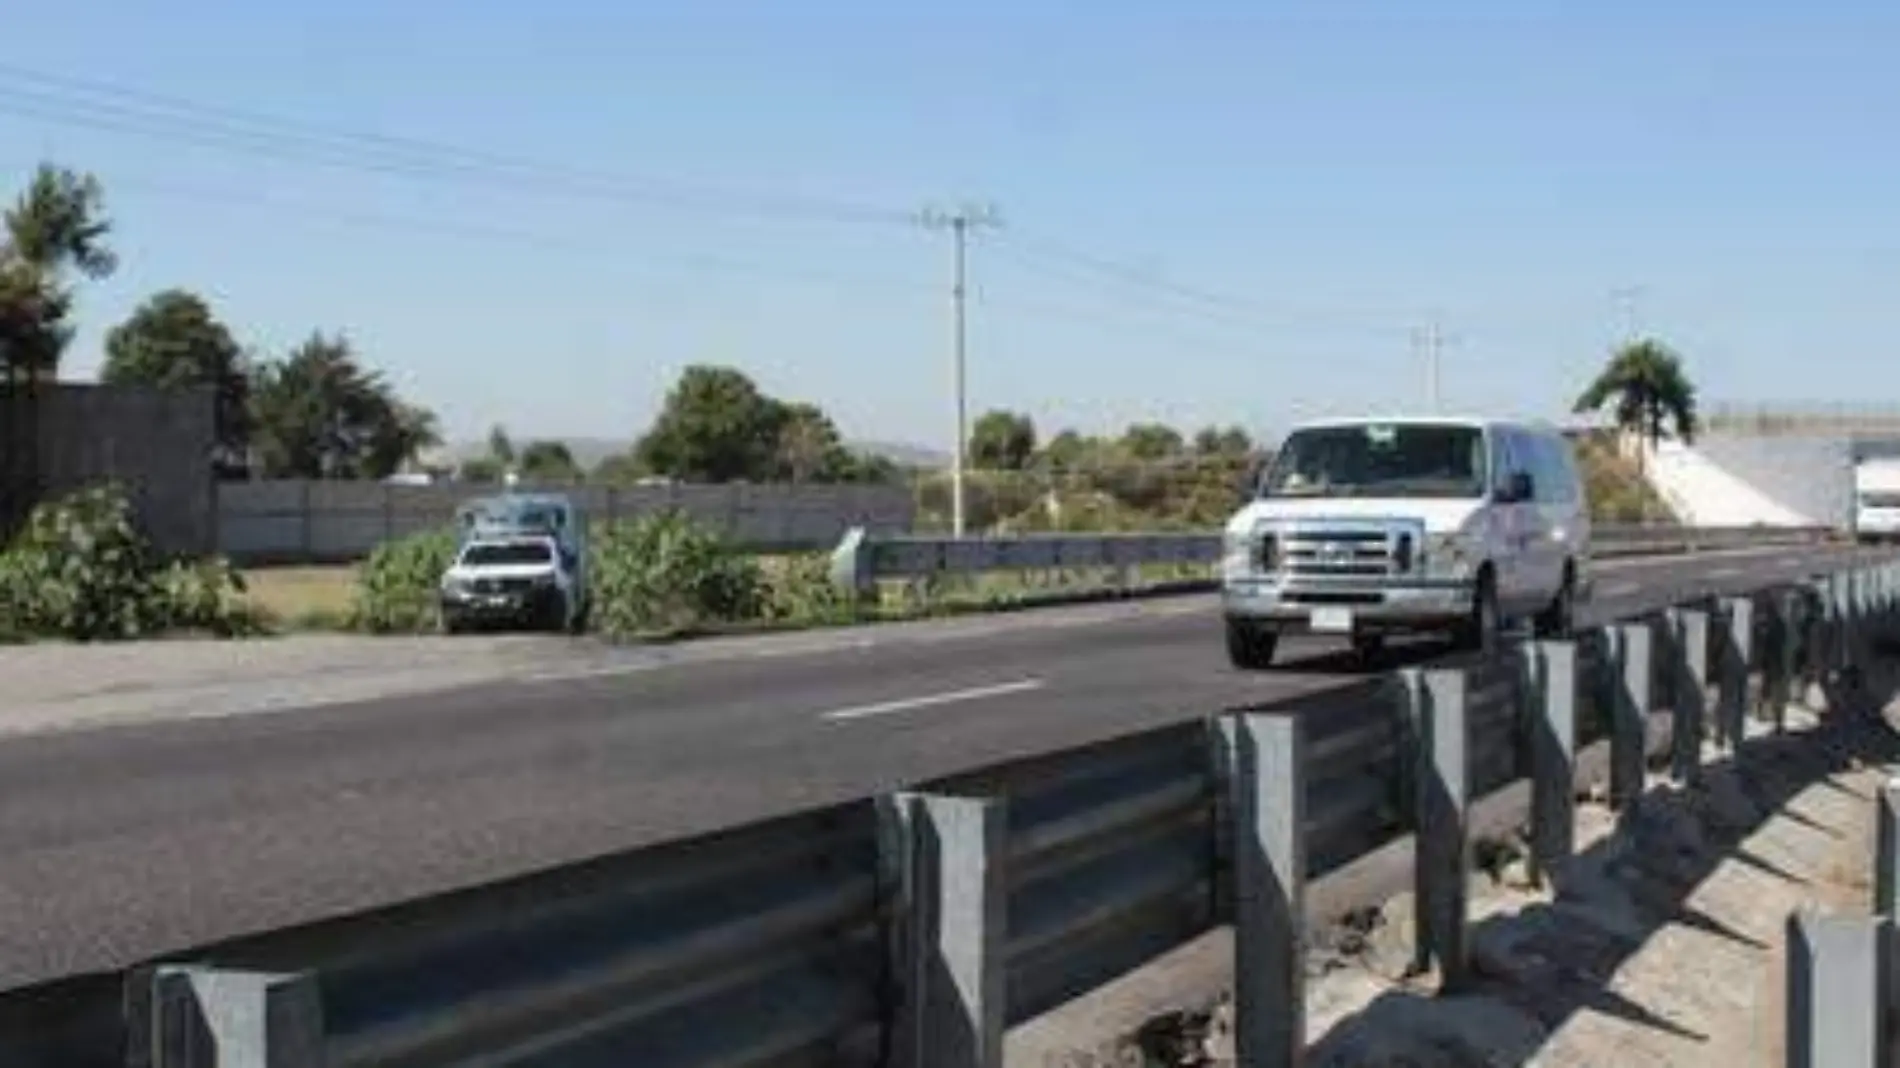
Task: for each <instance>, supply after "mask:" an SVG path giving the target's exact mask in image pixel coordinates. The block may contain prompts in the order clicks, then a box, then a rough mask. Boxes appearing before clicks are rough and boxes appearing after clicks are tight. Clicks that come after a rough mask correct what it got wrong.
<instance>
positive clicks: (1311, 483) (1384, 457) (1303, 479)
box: [1259, 423, 1485, 498]
mask: <svg viewBox="0 0 1900 1068" xmlns="http://www.w3.org/2000/svg"><path fill="white" fill-rule="evenodd" d="M1484 487H1485V442H1484V433H1483V431H1481V430H1479V429H1478V428H1477V427H1472V426H1444V425H1437V424H1431V423H1389V424H1376V423H1371V424H1359V425H1352V426H1328V427H1309V428H1307V429H1305V430H1296V431H1294V432H1293V433H1292V434H1290V435H1288V436H1287V439H1286V441H1285V442H1284V443H1283V444H1282V445H1281V446H1280V451H1279V454H1278V455H1276V456H1275V457H1274V459H1273V466H1272V467H1270V468H1269V469H1268V470H1267V474H1266V477H1265V478H1264V479H1262V480H1261V483H1260V492H1259V495H1260V496H1261V497H1444V498H1472V497H1482V496H1484Z"/></svg>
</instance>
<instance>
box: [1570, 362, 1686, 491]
mask: <svg viewBox="0 0 1900 1068" xmlns="http://www.w3.org/2000/svg"><path fill="white" fill-rule="evenodd" d="M1610 405H1614V407H1615V414H1614V419H1615V421H1616V428H1617V429H1618V430H1620V431H1622V432H1623V433H1625V434H1639V435H1641V436H1642V439H1643V442H1644V444H1646V445H1647V446H1648V449H1645V450H1644V451H1643V452H1642V453H1639V454H1638V456H1637V464H1638V470H1639V471H1641V470H1642V465H1643V464H1644V463H1645V462H1646V461H1645V457H1646V456H1647V455H1648V452H1649V450H1653V449H1654V448H1655V447H1656V446H1657V445H1658V444H1659V443H1661V441H1662V439H1663V438H1664V437H1666V436H1668V435H1669V433H1671V432H1673V434H1674V436H1676V437H1678V438H1681V439H1682V440H1683V441H1685V442H1688V441H1693V440H1695V435H1696V430H1697V420H1696V391H1695V385H1694V384H1693V383H1691V382H1690V381H1689V376H1688V375H1687V374H1685V373H1684V372H1683V370H1682V357H1680V356H1678V355H1677V354H1676V353H1675V351H1674V350H1672V349H1670V348H1669V346H1667V345H1665V344H1663V343H1662V342H1660V341H1657V340H1655V339H1653V338H1640V339H1637V340H1634V341H1631V342H1629V343H1628V344H1626V345H1624V346H1622V347H1621V348H1619V349H1617V350H1616V351H1615V352H1614V353H1612V354H1611V356H1610V362H1609V363H1608V364H1606V365H1605V366H1604V368H1603V370H1602V371H1601V372H1599V373H1598V374H1597V377H1596V379H1595V380H1594V381H1592V382H1591V383H1590V385H1589V386H1588V387H1587V388H1586V389H1585V390H1584V391H1583V393H1582V395H1581V396H1579V397H1578V398H1577V403H1576V405H1575V407H1574V409H1573V410H1575V411H1577V412H1600V411H1602V410H1603V409H1604V408H1605V407H1607V406H1610ZM1644 473H1645V474H1646V473H1647V472H1644Z"/></svg>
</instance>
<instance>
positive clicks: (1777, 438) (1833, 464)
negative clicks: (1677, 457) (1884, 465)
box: [1694, 432, 1858, 529]
mask: <svg viewBox="0 0 1900 1068" xmlns="http://www.w3.org/2000/svg"><path fill="white" fill-rule="evenodd" d="M1694 447H1695V449H1696V450H1697V451H1698V452H1700V453H1701V454H1702V455H1703V456H1705V457H1707V458H1708V460H1709V461H1710V462H1711V463H1714V464H1715V465H1716V466H1718V467H1720V468H1722V469H1723V470H1725V471H1727V472H1728V473H1730V474H1732V475H1734V476H1735V477H1736V478H1738V479H1741V480H1742V481H1744V482H1746V483H1748V484H1749V485H1750V486H1753V487H1754V488H1755V489H1756V490H1758V491H1760V492H1761V493H1762V494H1763V495H1764V496H1766V497H1768V498H1770V499H1771V500H1773V501H1775V502H1776V503H1778V504H1780V505H1782V506H1783V507H1785V508H1787V509H1789V510H1790V511H1793V512H1797V513H1799V514H1800V515H1802V516H1804V517H1807V518H1808V519H1809V520H1810V521H1811V522H1814V523H1816V524H1820V525H1825V526H1834V527H1839V528H1842V529H1846V528H1848V527H1850V526H1851V525H1852V523H1853V518H1854V461H1855V454H1856V452H1857V451H1858V447H1857V443H1856V440H1855V439H1854V438H1853V437H1852V436H1850V435H1847V434H1805V435H1804V434H1775V435H1772V436H1760V435H1755V434H1729V433H1719V432H1718V433H1710V434H1707V435H1703V436H1699V437H1697V438H1696V441H1695V446H1694Z"/></svg>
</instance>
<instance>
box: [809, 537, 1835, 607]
mask: <svg viewBox="0 0 1900 1068" xmlns="http://www.w3.org/2000/svg"><path fill="white" fill-rule="evenodd" d="M1832 536H1833V533H1832V532H1831V531H1826V530H1818V529H1808V528H1786V527H1701V528H1695V527H1643V526H1599V527H1597V528H1595V530H1594V531H1593V533H1592V538H1591V540H1592V547H1593V551H1594V553H1595V555H1596V556H1597V557H1599V558H1608V557H1619V556H1643V555H1666V554H1672V553H1694V552H1714V551H1721V550H1724V549H1741V548H1749V547H1753V546H1769V545H1808V544H1815V543H1819V542H1823V541H1826V540H1828V539H1829V538H1830V537H1832ZM1220 554H1221V535H1220V534H1219V532H1208V531H1189V532H1181V533H1122V534H1009V535H987V536H976V537H964V538H952V537H941V536H935V535H926V534H874V533H871V532H868V531H866V530H863V529H859V528H854V529H852V530H851V531H849V532H847V533H846V535H845V537H844V540H843V541H842V542H840V543H839V545H838V547H837V548H836V549H835V550H834V551H833V552H832V556H831V575H832V582H833V584H834V585H836V586H837V587H838V588H840V589H844V590H853V591H868V590H871V589H873V588H874V587H875V585H876V583H877V582H878V581H880V580H885V579H925V578H930V577H933V576H937V575H974V574H981V573H983V572H989V571H1064V570H1083V569H1090V568H1100V569H1123V570H1132V569H1134V568H1138V567H1141V566H1143V565H1146V564H1180V565H1208V566H1212V565H1214V564H1217V563H1219V562H1220Z"/></svg>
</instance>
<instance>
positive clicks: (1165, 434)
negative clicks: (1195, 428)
mask: <svg viewBox="0 0 1900 1068" xmlns="http://www.w3.org/2000/svg"><path fill="white" fill-rule="evenodd" d="M1186 444H1187V443H1186V442H1185V441H1183V440H1182V438H1181V432H1180V431H1179V430H1176V429H1174V428H1173V427H1171V426H1168V425H1167V424H1165V423H1136V424H1134V425H1133V426H1131V427H1129V428H1128V429H1127V430H1126V431H1125V432H1124V433H1123V434H1122V448H1124V449H1126V450H1128V454H1129V455H1130V456H1133V457H1134V458H1135V459H1137V460H1148V461H1154V460H1167V459H1171V458H1173V457H1175V456H1179V455H1180V454H1181V450H1182V449H1183V448H1185V447H1186Z"/></svg>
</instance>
